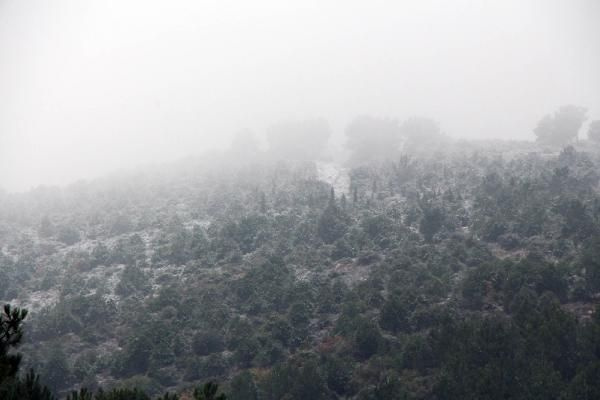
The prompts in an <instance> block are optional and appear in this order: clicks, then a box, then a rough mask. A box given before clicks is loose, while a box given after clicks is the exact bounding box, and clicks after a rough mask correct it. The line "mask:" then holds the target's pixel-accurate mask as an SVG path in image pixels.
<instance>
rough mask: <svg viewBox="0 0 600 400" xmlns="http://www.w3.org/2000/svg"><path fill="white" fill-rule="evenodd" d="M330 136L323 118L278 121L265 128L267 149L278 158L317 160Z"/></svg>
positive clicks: (327, 124)
mask: <svg viewBox="0 0 600 400" xmlns="http://www.w3.org/2000/svg"><path fill="white" fill-rule="evenodd" d="M330 136H331V128H330V127H329V123H327V121H325V120H324V119H313V120H305V121H286V122H280V123H278V124H275V125H272V126H271V127H270V128H269V129H268V130H267V140H268V142H269V151H270V153H272V154H273V156H275V157H276V158H278V159H291V160H317V159H319V158H321V157H322V156H323V155H324V151H325V149H326V147H327V142H328V140H329V137H330Z"/></svg>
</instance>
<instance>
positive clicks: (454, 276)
mask: <svg viewBox="0 0 600 400" xmlns="http://www.w3.org/2000/svg"><path fill="white" fill-rule="evenodd" d="M584 119H585V118H584V111H583V110H582V109H581V108H578V107H573V106H568V107H563V108H561V109H560V110H558V111H557V112H556V113H554V114H549V116H547V117H546V118H544V119H542V120H541V121H540V123H539V125H538V127H537V128H536V130H535V134H536V135H537V137H538V140H537V142H509V141H495V142H484V141H464V140H463V141H459V140H455V139H451V138H448V137H446V136H445V135H443V134H442V132H441V130H440V129H439V127H438V126H437V124H435V122H433V121H431V120H429V119H423V118H413V119H410V120H408V121H405V122H404V123H398V122H397V121H394V120H388V119H378V118H373V117H362V118H358V119H356V120H355V121H354V122H353V123H352V124H350V125H349V127H348V129H347V130H346V134H347V143H348V153H349V154H348V157H347V160H346V161H344V162H340V161H339V160H338V159H336V158H335V157H333V156H331V155H330V154H328V153H327V139H328V137H329V136H330V132H329V127H328V125H327V124H326V123H325V122H324V121H321V120H314V121H303V122H289V123H282V124H279V125H275V126H273V128H272V130H271V131H270V132H269V133H268V135H267V136H268V137H269V138H270V140H269V144H270V148H269V150H266V151H264V150H261V149H260V148H259V146H257V145H256V144H255V143H253V142H252V140H251V139H249V138H247V137H246V138H241V137H240V138H238V139H237V140H236V141H234V143H233V145H232V147H231V149H230V150H228V151H225V152H223V153H220V154H206V155H205V156H204V157H198V158H192V159H186V160H182V161H181V162H179V163H173V164H170V165H162V166H155V167H148V168H147V169H143V170H137V171H132V172H130V173H127V174H121V175H119V176H113V177H106V178H102V179H97V180H93V181H87V182H86V181H84V182H78V183H75V184H72V185H70V186H66V187H40V188H37V189H34V190H32V191H29V192H25V193H13V194H10V193H0V299H1V300H2V301H3V302H4V303H10V304H12V306H13V308H12V309H8V310H6V311H5V313H4V314H2V316H1V317H0V318H2V319H1V321H2V325H1V327H2V329H3V331H0V345H1V346H0V397H1V398H2V399H4V398H5V397H6V398H8V399H10V400H12V399H31V400H33V399H51V398H53V396H56V398H66V397H67V396H70V397H68V398H69V399H70V400H90V399H92V395H91V393H99V394H96V397H94V398H95V399H97V400H119V399H120V400H128V399H137V400H144V399H148V398H150V397H149V396H152V398H156V396H164V397H161V399H166V400H168V399H176V398H177V396H180V398H181V399H186V398H190V399H191V398H195V399H209V398H219V397H218V394H217V386H211V385H213V384H212V383H210V384H208V386H207V385H205V383H206V382H218V383H219V386H218V388H219V389H218V393H219V394H220V393H224V394H225V395H226V396H227V399H232V400H258V399H260V400H278V399H286V400H306V399H311V400H318V399H323V400H325V399H328V400H329V399H331V400H333V399H357V400H367V399H379V400H387V399H390V400H391V399H440V400H441V399H449V400H452V399H457V400H458V399H463V400H464V399H523V400H525V399H561V400H575V399H598V398H600V380H599V379H598V377H600V311H598V310H599V309H600V308H599V307H600V185H599V183H600V124H599V123H598V122H597V121H596V122H593V123H592V124H590V128H589V133H588V139H587V140H576V138H577V135H578V132H579V130H580V128H581V126H582V123H583V120H584ZM282 138H283V139H282ZM14 307H20V308H25V309H27V310H28V314H27V315H21V314H19V313H20V311H19V312H17V314H15V311H14V310H15V308H14ZM25 317H26V318H25ZM22 319H24V322H22V323H21V320H22ZM11 332H12V333H11ZM21 333H23V335H22V337H21ZM11 340H12V341H11ZM17 344H20V346H19V347H18V349H15V347H16V345H17ZM16 352H18V353H20V354H21V355H22V360H21V361H20V367H19V370H20V373H17V372H16V367H15V366H16V365H17V364H19V362H18V360H17V359H16V358H15V354H16ZM11 366H12V367H11ZM30 368H31V369H33V370H34V371H35V372H34V373H30V374H27V371H28V370H29V369H30ZM203 385H204V386H203ZM23 388H26V389H23ZM32 388H34V389H35V390H34V389H32ZM44 388H45V389H44ZM80 388H87V391H86V390H83V391H81V392H76V393H74V394H73V393H72V391H74V390H77V391H78V390H79V389H80ZM100 388H103V389H102V390H104V392H102V391H100V392H98V391H99V390H100ZM113 388H121V389H115V390H112V389H113ZM133 388H137V389H135V390H134V389H133ZM195 388H196V393H195V394H194V389H195ZM198 388H200V389H198ZM213 389H214V390H213ZM19 390H25V392H26V393H27V394H23V393H25V392H18V391H19ZM111 390H112V392H111ZM203 390H204V392H203ZM211 390H212V392H211ZM165 392H170V393H173V394H170V395H169V394H167V395H164V393H165ZM11 393H12V394H11ZM15 393H17V394H15ZM18 393H21V394H18ZM3 396H5V397H3ZM10 396H13V397H10ZM19 396H21V397H19ZM36 396H37V397H36ZM86 396H88V397H86ZM192 396H194V397H192ZM211 396H212V397H211ZM221 396H224V395H221ZM221 398H223V397H221Z"/></svg>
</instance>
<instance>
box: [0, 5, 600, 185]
mask: <svg viewBox="0 0 600 400" xmlns="http://www.w3.org/2000/svg"><path fill="white" fill-rule="evenodd" d="M598 71H600V2H598V1H595V0H577V1H548V0H539V1H518V0H513V1H501V2H500V1H478V2H474V1H466V0H465V1H453V2H448V1H397V2H392V1H389V2H386V1H368V2H367V1H364V2H359V1H343V2H342V1H339V2H332V1H307V0H303V1H294V2H282V1H251V2H248V1H223V0H221V1H191V0H190V1H183V0H180V1H168V2H167V1H162V2H159V1H131V0H123V1H106V2H94V1H91V0H72V1H68V0H55V1H51V2H50V1H42V0H31V1H23V0H2V1H0V94H1V96H0V187H2V188H4V189H6V190H9V191H21V190H26V189H28V188H30V187H33V186H36V185H40V184H64V183H67V182H70V181H73V180H76V179H81V178H92V177H96V176H100V175H102V174H106V173H108V172H110V171H114V170H117V169H121V168H130V167H133V166H136V165H140V164H145V163H156V162H164V161H169V160H174V159H177V158H180V157H184V156H188V155H197V154H201V153H202V152H203V151H206V150H209V149H222V148H226V147H227V146H228V145H229V143H230V142H231V139H232V137H233V136H234V135H235V134H236V133H237V132H239V131H241V130H244V129H248V130H250V131H251V132H254V133H255V134H256V135H257V136H258V137H262V136H264V135H265V134H266V132H267V131H268V130H269V127H270V126H271V125H272V124H274V123H278V122H279V121H286V120H290V119H291V120H294V119H306V118H310V119H318V118H321V119H325V120H327V121H328V123H329V124H330V126H331V131H332V140H333V141H334V142H335V143H339V144H341V143H343V141H344V138H343V135H344V129H345V127H346V126H347V125H348V123H349V122H350V121H351V120H352V119H353V118H354V117H355V116H357V115H365V114H367V115H374V116H380V117H391V118H398V119H401V120H402V119H406V118H409V117H411V116H415V115H418V116H421V115H424V116H428V117H431V118H434V119H435V120H436V121H438V122H439V124H440V126H441V127H442V130H443V132H445V133H446V134H448V135H450V136H451V137H464V138H477V139H490V138H501V139H517V140H533V133H532V130H533V128H534V127H535V124H536V123H537V121H538V120H539V119H540V118H541V117H542V116H543V115H545V114H547V113H549V112H551V111H553V110H554V109H556V108H557V107H559V106H561V105H563V104H577V105H581V106H584V107H587V109H588V115H589V117H590V120H591V119H598V118H600V74H599V73H598Z"/></svg>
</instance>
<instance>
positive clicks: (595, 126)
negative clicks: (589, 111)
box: [588, 119, 600, 143]
mask: <svg viewBox="0 0 600 400" xmlns="http://www.w3.org/2000/svg"><path fill="white" fill-rule="evenodd" d="M588 139H589V140H592V141H594V142H596V143H600V119H597V120H595V121H592V122H590V127H589V128H588Z"/></svg>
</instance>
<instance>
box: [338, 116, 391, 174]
mask: <svg viewBox="0 0 600 400" xmlns="http://www.w3.org/2000/svg"><path fill="white" fill-rule="evenodd" d="M401 136H402V132H401V130H400V126H399V125H398V121H396V120H393V119H387V118H375V117H369V116H362V117H358V118H356V119H354V121H352V122H351V123H350V125H348V127H347V128H346V138H347V142H346V146H347V147H348V149H349V150H350V151H351V152H352V155H351V158H350V161H351V162H352V163H353V164H360V163H368V162H372V161H378V160H385V159H393V158H395V157H396V155H397V154H398V152H399V149H400V142H401Z"/></svg>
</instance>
